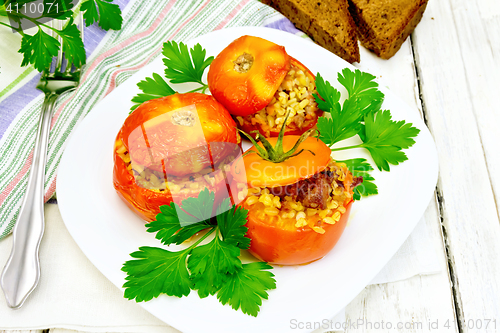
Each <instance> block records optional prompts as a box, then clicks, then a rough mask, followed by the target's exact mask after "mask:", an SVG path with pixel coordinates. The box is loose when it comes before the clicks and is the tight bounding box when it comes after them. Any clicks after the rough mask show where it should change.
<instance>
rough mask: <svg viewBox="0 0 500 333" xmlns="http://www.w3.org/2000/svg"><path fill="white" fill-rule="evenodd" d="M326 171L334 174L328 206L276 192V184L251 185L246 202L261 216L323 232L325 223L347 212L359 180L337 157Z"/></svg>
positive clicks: (251, 209)
mask: <svg viewBox="0 0 500 333" xmlns="http://www.w3.org/2000/svg"><path fill="white" fill-rule="evenodd" d="M323 172H330V173H331V175H334V177H333V179H334V180H333V181H332V182H331V184H330V186H331V191H330V193H328V198H327V200H326V205H325V207H321V205H319V204H315V203H306V204H305V205H304V202H305V201H304V200H302V201H301V200H297V199H294V197H293V196H292V195H274V194H273V193H276V191H275V190H274V189H275V188H267V187H262V188H259V187H253V188H250V189H248V197H247V198H246V200H245V201H244V202H243V206H244V207H245V208H247V209H248V210H250V211H253V213H255V214H257V217H258V218H259V219H261V220H265V221H268V222H269V223H274V224H276V225H280V226H281V227H282V228H285V229H286V228H288V229H292V228H293V227H295V228H301V227H309V228H311V229H313V230H314V231H315V232H317V233H320V234H323V233H324V232H325V230H324V229H323V226H324V224H325V223H326V224H335V223H337V222H338V221H339V220H340V218H341V217H342V214H344V213H345V212H346V206H347V205H348V204H349V203H350V202H351V201H352V194H353V187H354V186H355V185H356V183H358V181H359V180H353V177H352V174H351V173H350V172H349V170H348V169H347V166H346V165H345V164H344V163H337V162H335V161H333V160H330V163H329V164H328V166H327V168H326V170H324V171H323ZM352 185H354V186H352ZM279 192H280V191H278V193H279Z"/></svg>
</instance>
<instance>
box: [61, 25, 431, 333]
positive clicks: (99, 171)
mask: <svg viewBox="0 0 500 333" xmlns="http://www.w3.org/2000/svg"><path fill="white" fill-rule="evenodd" d="M245 34H248V35H254V36H259V37H263V38H266V39H268V40H271V41H273V42H275V43H277V44H280V45H284V46H285V47H286V50H287V52H288V53H289V54H290V55H292V56H293V57H295V58H296V59H300V61H301V62H302V63H303V64H304V65H306V66H307V67H309V69H310V70H311V71H312V72H313V73H317V72H320V73H321V75H322V76H323V77H324V78H325V79H326V80H328V81H330V82H331V83H332V84H334V85H336V86H337V87H338V86H339V85H338V83H337V80H336V78H337V72H339V71H341V70H342V69H343V68H345V67H350V68H352V69H354V67H352V66H351V65H349V64H348V63H347V62H345V61H343V60H341V59H340V58H338V57H336V56H334V55H333V54H332V53H330V52H328V51H326V50H325V49H323V48H321V47H319V46H317V45H316V44H314V43H312V42H310V41H308V40H305V39H302V38H299V37H296V36H294V35H292V34H289V33H286V32H282V31H278V30H274V29H266V28H252V27H245V28H234V29H226V30H220V31H216V32H213V33H210V34H207V35H204V36H201V37H198V38H196V39H195V40H192V41H191V42H190V43H188V45H189V46H193V45H194V44H196V43H200V44H201V45H202V46H203V47H204V48H206V49H207V55H214V56H215V55H217V54H218V53H219V52H220V51H221V50H222V49H223V48H224V47H225V46H227V45H228V44H229V43H230V42H231V41H233V40H234V39H235V38H237V37H239V36H241V35H245ZM163 70H164V67H163V63H162V61H161V57H159V58H158V59H156V61H154V62H153V63H151V64H150V65H148V66H147V67H145V68H143V69H142V70H140V71H139V72H138V73H136V74H135V75H134V76H133V77H131V78H130V79H128V80H127V81H126V82H125V83H124V84H122V85H120V86H119V87H118V88H117V89H115V90H114V91H113V92H112V93H110V94H109V95H108V96H107V97H106V98H105V99H104V100H103V101H102V102H100V103H99V104H98V105H97V106H96V107H95V108H94V110H92V112H91V113H90V114H89V115H88V116H87V117H86V118H85V120H84V121H82V123H81V124H80V125H79V126H78V128H77V130H76V131H75V133H74V134H73V135H72V137H71V140H70V142H69V143H68V146H67V148H66V151H65V153H64V156H63V158H62V161H61V165H60V168H59V173H58V179H57V193H58V202H59V207H60V210H61V214H62V217H63V219H64V222H65V223H66V226H67V228H68V230H69V232H70V233H71V235H72V236H73V238H74V239H75V241H76V242H77V244H78V245H79V246H80V248H81V249H82V251H83V252H84V253H85V255H86V256H87V257H88V258H89V259H90V260H91V261H92V263H93V264H94V265H95V266H96V267H97V268H98V269H99V270H100V271H101V272H102V273H103V274H104V275H105V276H106V277H107V278H108V279H109V280H110V281H111V282H113V283H114V284H115V285H116V286H117V287H118V288H121V287H122V285H123V283H124V282H125V273H124V272H122V271H121V270H120V269H121V267H122V265H123V263H124V262H125V261H127V260H129V259H130V256H129V254H130V253H131V252H133V251H136V250H137V249H138V248H139V247H140V246H161V244H160V242H159V241H157V240H156V239H154V235H153V234H149V233H147V232H146V231H145V227H144V223H143V222H142V221H141V220H140V219H139V218H138V217H136V216H135V215H134V214H133V213H132V212H131V211H130V210H129V209H128V208H127V207H126V206H125V204H124V203H123V202H122V201H121V200H120V199H119V198H118V196H117V195H116V193H115V190H114V188H113V185H112V173H113V171H112V169H113V158H112V155H113V154H112V152H113V143H114V139H115V136H116V133H117V132H118V130H119V129H120V127H121V125H122V123H123V121H124V120H125V118H126V117H127V115H128V113H129V109H130V106H131V102H130V100H131V98H132V97H133V96H134V95H135V94H136V93H137V92H138V88H137V86H136V83H137V82H139V81H140V80H142V79H144V78H145V77H147V76H151V74H152V73H153V72H157V73H163ZM384 93H385V95H386V98H385V102H384V105H383V107H384V108H385V109H390V110H391V112H392V115H393V118H394V119H397V120H399V119H405V120H407V121H409V122H412V123H413V124H414V126H416V127H418V128H420V129H421V132H420V134H419V135H418V137H417V138H416V144H415V145H414V146H413V147H412V148H410V149H408V150H407V151H406V153H407V155H408V157H409V160H408V161H406V162H405V163H403V164H401V165H399V166H393V167H391V172H390V173H389V172H383V173H379V172H374V176H375V179H376V183H377V185H378V187H379V192H380V194H379V195H376V196H372V197H369V198H367V199H363V200H361V201H359V202H356V203H355V204H354V205H353V208H352V213H351V219H350V222H349V224H348V226H347V228H346V230H345V232H344V234H343V236H342V237H341V239H340V241H339V242H338V244H337V245H336V247H335V248H334V249H333V250H332V251H331V252H330V253H329V254H328V255H327V256H326V257H324V258H323V259H321V260H319V261H317V262H314V263H312V264H309V265H305V266H298V267H275V268H274V269H273V273H274V274H275V275H276V280H277V289H275V290H272V291H270V293H269V300H267V301H264V302H263V305H262V307H261V311H260V314H259V315H258V317H256V318H254V317H250V316H247V315H245V314H243V313H242V312H241V311H234V310H233V309H231V308H230V307H229V306H223V305H221V304H220V303H219V302H218V301H217V299H216V298H215V297H208V298H205V299H200V298H199V297H198V295H197V293H196V292H192V293H191V294H190V295H189V296H188V297H184V298H181V299H179V298H176V297H169V296H165V295H162V296H160V297H159V298H157V299H154V300H152V301H149V302H146V303H140V304H141V305H142V306H143V307H144V308H145V309H146V310H148V311H149V312H151V313H152V314H153V315H155V316H156V317H158V318H159V319H161V320H163V321H164V322H166V323H168V324H169V325H172V326H173V327H175V328H177V329H179V330H181V331H183V332H235V331H237V332H258V331H261V332H262V331H265V332H283V331H289V330H292V325H291V324H292V323H293V322H295V323H308V322H309V323H311V322H318V321H319V322H321V321H323V320H328V319H331V318H332V317H333V316H334V315H335V314H336V313H337V312H338V311H340V310H341V309H342V308H343V307H345V306H346V305H347V304H348V303H349V302H350V301H351V300H352V299H353V298H354V297H355V296H356V295H357V294H358V293H359V292H360V291H361V290H362V289H363V288H364V287H365V286H366V285H367V284H368V283H369V282H370V281H371V280H372V278H373V277H375V275H376V274H377V273H378V272H379V271H380V270H381V269H382V268H383V266H384V265H385V264H386V263H387V262H388V261H389V259H390V258H391V257H392V255H393V254H394V253H395V252H396V251H397V250H398V248H399V247H400V246H401V245H402V244H403V242H404V241H405V239H406V238H407V237H408V235H409V234H410V232H411V231H412V229H413V228H414V227H415V225H416V224H417V222H418V221H419V219H420V217H421V216H422V215H423V213H424V210H425V209H426V207H427V205H428V203H429V201H430V199H431V196H432V193H433V191H434V188H435V185H436V181H437V171H438V166H437V154H436V149H435V146H434V142H433V140H432V138H431V135H430V133H429V131H428V130H427V127H426V126H425V124H424V123H423V121H422V120H421V119H420V118H419V117H418V116H417V112H416V111H415V110H413V109H412V108H410V107H408V106H407V105H405V104H404V103H402V102H401V101H400V100H399V99H398V98H396V97H395V96H394V95H392V94H391V93H390V92H389V91H387V90H384ZM335 157H337V158H339V159H344V158H346V157H347V158H349V157H365V158H369V156H368V155H367V154H366V153H364V152H363V151H362V150H353V151H347V152H342V155H341V154H337V155H335ZM123 301H124V302H127V300H125V299H123ZM211 323H217V324H215V325H214V324H211ZM293 331H294V332H298V331H301V330H300V329H293ZM303 331H307V329H304V330H303Z"/></svg>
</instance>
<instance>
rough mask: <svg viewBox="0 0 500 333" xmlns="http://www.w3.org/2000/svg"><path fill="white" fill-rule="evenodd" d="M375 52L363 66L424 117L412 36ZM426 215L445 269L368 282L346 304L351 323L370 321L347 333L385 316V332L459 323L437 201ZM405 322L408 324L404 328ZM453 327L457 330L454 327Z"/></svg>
mask: <svg viewBox="0 0 500 333" xmlns="http://www.w3.org/2000/svg"><path fill="white" fill-rule="evenodd" d="M372 57H373V56H372V55H368V54H366V53H365V52H363V51H362V60H361V64H360V66H359V67H362V68H363V69H366V70H367V71H369V72H371V73H373V74H375V75H376V73H383V75H382V74H381V75H380V77H379V80H380V81H381V84H384V83H385V84H386V85H387V86H388V88H389V89H390V90H391V91H392V92H394V93H395V94H396V95H397V96H398V97H399V98H401V99H402V100H403V101H404V102H406V103H407V104H408V105H410V106H414V107H415V110H416V112H417V110H418V111H419V112H420V114H421V116H423V112H424V111H425V109H424V110H422V105H421V103H420V97H419V95H420V92H419V89H418V83H417V73H416V69H415V62H414V57H413V50H412V45H411V41H410V39H408V40H407V41H406V42H405V43H404V44H403V45H402V47H401V49H400V51H399V52H398V53H397V54H396V55H395V56H394V57H393V58H392V59H391V60H389V61H384V62H380V61H379V60H377V59H373V58H372ZM425 220H426V223H427V227H428V230H429V231H430V232H431V234H430V235H429V236H430V237H431V240H430V241H431V244H432V245H433V247H434V249H435V252H436V256H437V257H438V259H439V267H440V270H441V273H440V274H435V275H428V276H416V277H413V278H411V279H407V280H403V281H398V282H394V283H387V284H380V285H370V286H368V287H366V288H365V289H364V291H363V292H362V293H361V294H359V295H358V296H357V297H356V298H355V299H354V300H353V301H352V302H351V303H350V304H349V305H348V307H347V308H346V321H347V323H349V322H351V323H353V322H358V320H364V322H359V323H364V324H363V325H360V326H356V327H355V326H351V327H350V328H348V329H347V330H346V332H347V333H350V332H353V333H354V332H356V333H358V332H373V331H374V327H373V326H370V324H369V323H372V325H373V324H375V323H378V324H379V325H381V324H382V321H384V323H385V325H386V326H385V330H382V331H384V332H385V331H389V332H393V331H400V332H403V331H404V332H428V331H431V327H430V324H434V323H435V321H436V320H439V321H441V322H442V323H446V321H448V323H450V325H451V327H455V326H456V325H455V323H456V321H455V310H454V300H453V294H452V289H451V283H450V278H449V275H448V263H447V258H446V253H445V249H444V246H443V237H442V233H441V224H440V214H439V211H438V207H437V202H436V200H434V201H433V202H431V203H430V205H429V207H428V208H427V210H426V212H425ZM389 323H390V324H389ZM388 324H389V325H391V328H389V327H388V326H387V325H388ZM399 324H400V325H402V329H398V327H397V326H398V325H399ZM453 331H456V329H455V330H453V329H451V330H449V332H453Z"/></svg>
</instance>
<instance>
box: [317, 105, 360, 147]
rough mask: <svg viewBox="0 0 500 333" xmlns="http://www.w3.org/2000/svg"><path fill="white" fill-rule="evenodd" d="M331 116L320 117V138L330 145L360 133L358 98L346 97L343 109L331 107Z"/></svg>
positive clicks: (318, 125)
mask: <svg viewBox="0 0 500 333" xmlns="http://www.w3.org/2000/svg"><path fill="white" fill-rule="evenodd" d="M330 115H331V118H326V117H320V118H318V124H317V127H318V131H319V133H320V135H319V138H320V139H321V140H322V141H323V142H324V143H326V144H327V145H329V146H332V145H333V144H334V143H336V142H339V141H342V140H345V139H348V138H350V137H353V136H355V135H356V134H358V133H359V131H360V129H361V123H360V120H361V114H359V112H358V110H357V108H356V100H354V99H346V100H345V101H344V105H343V106H342V110H340V109H330Z"/></svg>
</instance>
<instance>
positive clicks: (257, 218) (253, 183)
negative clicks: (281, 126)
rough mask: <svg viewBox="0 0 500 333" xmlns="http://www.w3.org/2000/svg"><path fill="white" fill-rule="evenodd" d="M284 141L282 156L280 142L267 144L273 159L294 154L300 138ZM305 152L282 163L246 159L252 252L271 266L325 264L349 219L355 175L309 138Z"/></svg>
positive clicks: (256, 156)
mask: <svg viewBox="0 0 500 333" xmlns="http://www.w3.org/2000/svg"><path fill="white" fill-rule="evenodd" d="M282 139H283V147H282V150H281V149H280V148H279V147H278V148H277V147H276V144H277V142H278V138H269V139H268V142H269V145H267V146H268V147H274V148H273V150H274V151H273V153H272V154H271V153H270V151H268V152H267V153H268V155H269V156H271V155H275V154H276V151H280V150H281V151H284V152H287V151H289V150H290V149H291V148H292V147H294V145H295V143H296V142H297V140H298V139H299V137H298V136H285V137H282ZM259 145H260V146H261V147H264V145H263V144H262V143H259ZM268 149H269V148H268ZM251 150H253V151H257V149H256V147H252V148H251ZM301 150H303V151H302V152H301V153H300V154H298V155H296V156H293V157H291V158H288V159H286V160H284V161H281V162H276V161H277V160H279V159H276V160H274V162H273V161H268V160H265V159H264V158H262V157H261V156H260V155H259V154H257V153H252V154H246V155H244V157H243V161H244V165H245V170H246V178H247V183H248V185H249V186H250V189H249V191H250V195H249V196H247V198H246V199H245V200H244V201H243V202H242V203H241V205H242V206H243V207H244V208H246V209H248V211H249V212H248V222H247V224H246V226H247V227H248V229H249V230H248V233H247V236H248V237H249V238H250V239H251V243H250V249H249V251H250V253H252V254H253V255H254V256H256V257H257V258H259V259H261V260H264V261H267V262H269V263H273V264H280V265H297V264H305V263H309V262H311V261H314V260H317V259H320V258H322V257H323V256H325V255H326V254H327V253H328V252H329V251H330V250H331V249H332V248H333V247H334V246H335V244H336V243H337V241H338V239H339V238H340V236H341V235H342V232H343V231H344V228H345V225H346V223H347V220H348V218H349V212H350V208H351V205H352V201H353V199H352V194H353V189H352V188H351V185H352V184H353V176H352V174H351V173H350V172H349V170H348V169H347V167H346V166H345V165H342V164H337V163H335V162H333V161H332V160H331V158H330V153H331V151H330V149H329V147H328V146H327V145H326V144H325V143H323V142H322V141H321V140H319V139H317V138H313V137H308V138H306V139H305V140H304V141H303V142H301V143H300V145H298V147H297V149H296V151H297V152H299V151H301ZM237 171H238V170H235V171H234V173H235V174H237ZM240 181H241V180H240ZM339 183H341V185H339ZM252 188H255V189H257V192H256V193H255V191H253V189H252ZM323 200H324V201H323ZM333 201H335V202H333ZM313 205H314V206H313ZM290 214H291V215H290Z"/></svg>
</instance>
